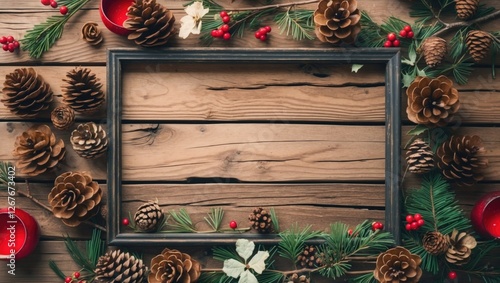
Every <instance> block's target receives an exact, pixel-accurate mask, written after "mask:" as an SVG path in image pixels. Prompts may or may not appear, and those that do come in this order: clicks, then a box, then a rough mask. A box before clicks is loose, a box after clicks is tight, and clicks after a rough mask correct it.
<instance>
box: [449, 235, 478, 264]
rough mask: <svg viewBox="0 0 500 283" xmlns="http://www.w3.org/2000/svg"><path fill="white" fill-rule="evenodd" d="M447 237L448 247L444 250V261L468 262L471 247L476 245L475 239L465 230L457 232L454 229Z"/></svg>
mask: <svg viewBox="0 0 500 283" xmlns="http://www.w3.org/2000/svg"><path fill="white" fill-rule="evenodd" d="M447 238H448V241H449V242H450V247H449V248H448V250H447V251H446V261H448V262H449V263H453V264H455V265H464V264H466V263H468V262H469V260H470V255H471V253H472V249H473V248H475V247H476V246H477V242H476V239H475V238H474V237H472V236H471V235H469V234H467V233H466V232H461V233H458V230H455V229H454V230H453V232H451V235H449V236H447Z"/></svg>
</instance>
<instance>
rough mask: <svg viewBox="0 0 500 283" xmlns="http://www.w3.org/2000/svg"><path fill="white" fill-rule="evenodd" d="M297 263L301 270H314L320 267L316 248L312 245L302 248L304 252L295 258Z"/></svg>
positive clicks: (320, 262) (320, 263)
mask: <svg viewBox="0 0 500 283" xmlns="http://www.w3.org/2000/svg"><path fill="white" fill-rule="evenodd" d="M297 262H298V264H299V265H300V267H302V268H316V267H319V266H321V265H322V261H321V258H320V257H319V256H318V255H317V248H316V247H315V246H312V245H311V246H308V245H306V246H305V247H304V250H303V251H302V253H301V254H300V255H299V256H298V258H297Z"/></svg>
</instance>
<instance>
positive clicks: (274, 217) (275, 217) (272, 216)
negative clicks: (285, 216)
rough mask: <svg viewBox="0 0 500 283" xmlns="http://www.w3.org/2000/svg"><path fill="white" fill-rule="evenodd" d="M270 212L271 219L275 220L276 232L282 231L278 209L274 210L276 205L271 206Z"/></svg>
mask: <svg viewBox="0 0 500 283" xmlns="http://www.w3.org/2000/svg"><path fill="white" fill-rule="evenodd" d="M269 213H270V214H271V219H272V222H273V228H274V231H275V232H276V233H279V232H280V221H279V219H278V215H277V214H276V210H274V207H271V209H270V210H269Z"/></svg>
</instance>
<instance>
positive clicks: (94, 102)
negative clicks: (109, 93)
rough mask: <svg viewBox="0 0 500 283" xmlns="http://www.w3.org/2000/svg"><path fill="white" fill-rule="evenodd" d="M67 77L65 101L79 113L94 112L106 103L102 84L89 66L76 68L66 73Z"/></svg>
mask: <svg viewBox="0 0 500 283" xmlns="http://www.w3.org/2000/svg"><path fill="white" fill-rule="evenodd" d="M66 77H67V79H63V81H65V82H66V85H63V86H62V88H63V94H62V95H63V101H64V103H66V104H67V105H68V106H69V107H71V108H73V110H75V111H76V112H78V113H85V114H88V113H92V112H95V111H97V110H98V109H99V107H100V106H101V104H103V103H104V92H103V91H102V90H101V87H102V84H101V83H99V79H98V78H96V75H95V74H94V73H91V72H90V70H89V69H87V68H79V67H77V68H75V69H73V70H71V71H70V72H68V73H66Z"/></svg>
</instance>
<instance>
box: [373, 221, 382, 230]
mask: <svg viewBox="0 0 500 283" xmlns="http://www.w3.org/2000/svg"><path fill="white" fill-rule="evenodd" d="M382 229H384V224H382V222H373V223H372V230H373V231H375V230H382Z"/></svg>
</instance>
